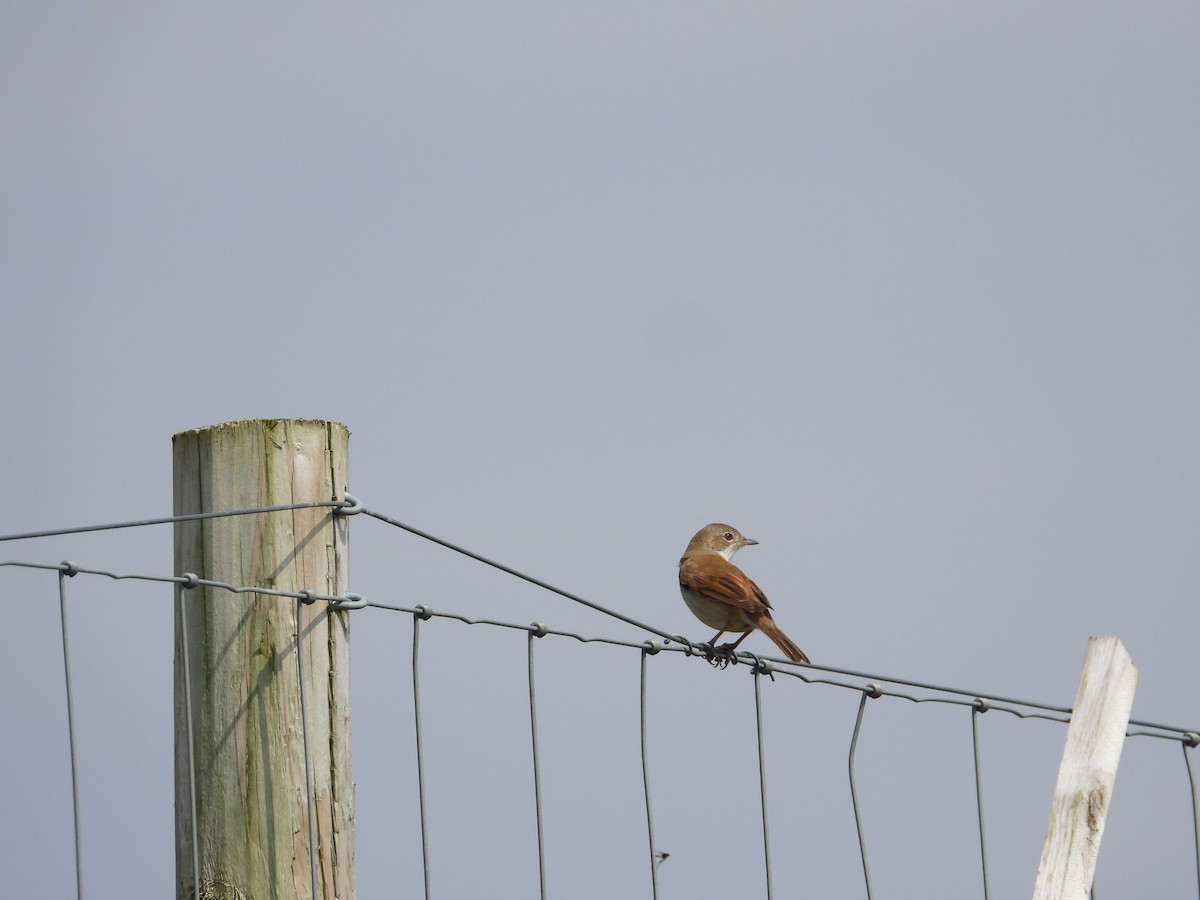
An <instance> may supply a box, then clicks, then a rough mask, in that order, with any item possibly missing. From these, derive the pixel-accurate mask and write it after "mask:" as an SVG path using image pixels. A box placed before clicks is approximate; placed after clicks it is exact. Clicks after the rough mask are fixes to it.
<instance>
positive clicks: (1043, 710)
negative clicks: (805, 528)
mask: <svg viewBox="0 0 1200 900" xmlns="http://www.w3.org/2000/svg"><path fill="white" fill-rule="evenodd" d="M3 567H14V568H26V569H42V570H48V571H55V572H63V573H65V574H67V575H76V574H78V575H95V576H98V577H103V578H109V579H112V580H116V581H124V580H129V581H147V582H160V583H167V584H175V585H179V586H180V587H182V588H184V589H188V588H196V587H213V588H218V589H221V590H226V591H229V592H231V593H237V594H261V595H264V596H273V597H290V598H292V599H299V600H303V601H305V602H306V603H311V602H314V601H324V602H327V603H329V604H330V605H331V606H332V607H333V608H334V609H362V608H368V607H369V608H372V609H379V610H384V611H389V612H396V613H405V614H407V615H414V614H416V615H420V616H421V618H425V619H428V618H442V619H452V620H454V621H457V622H461V623H463V624H465V625H481V626H490V627H495V628H508V629H515V630H518V631H525V632H529V631H537V630H540V631H542V632H543V633H544V634H546V635H554V636H556V637H565V638H571V639H572V640H575V641H578V642H580V643H584V644H590V643H598V644H607V645H610V646H615V647H627V648H631V649H635V650H642V649H645V648H647V647H650V648H652V652H655V653H657V652H660V651H662V652H674V653H683V654H685V655H687V656H696V657H699V658H701V659H706V660H712V659H714V658H716V657H714V653H715V651H714V650H713V648H712V647H711V646H710V645H709V644H707V643H705V642H701V641H689V640H688V639H687V638H684V637H682V636H680V635H674V636H672V637H670V638H669V639H668V640H666V641H664V642H661V643H660V642H659V641H654V640H651V641H631V640H626V639H622V638H615V637H610V636H606V635H584V634H580V633H578V632H574V631H567V630H564V629H556V628H550V627H548V626H546V625H545V624H543V623H541V622H535V623H533V624H531V625H523V624H520V623H517V622H505V621H502V620H500V619H488V618H471V617H470V616H466V615H463V614H462V613H456V612H444V611H438V610H435V609H434V608H433V607H432V606H430V605H428V604H420V605H417V606H411V607H410V606H401V605H398V604H392V603H384V602H381V601H377V600H370V599H368V598H366V597H364V596H363V595H362V594H356V593H346V594H340V595H338V594H320V593H317V592H315V591H285V590H279V589H277V588H266V587H260V586H257V585H234V584H229V583H227V582H223V581H213V580H211V579H206V578H199V577H198V576H196V575H194V574H191V573H184V574H183V575H143V574H133V573H119V572H111V571H107V570H104V569H94V568H87V567H84V566H80V565H79V564H77V563H74V562H69V561H66V562H61V563H37V562H26V561H19V560H0V568H3ZM596 605H598V604H596ZM654 633H655V634H661V633H665V632H659V631H658V630H657V629H656V630H655V631H654ZM728 659H729V662H730V663H731V664H733V665H738V664H745V665H749V666H751V667H760V671H762V672H763V673H764V674H766V673H768V672H770V673H774V674H778V675H787V676H791V677H793V678H797V679H799V680H800V681H803V682H804V683H805V684H824V685H830V686H832V687H839V688H845V689H847V690H851V691H856V692H858V691H862V690H863V689H864V684H863V683H859V682H852V681H844V680H840V679H838V678H833V677H825V676H824V675H821V676H818V675H813V674H809V673H810V672H814V671H816V672H822V673H826V675H841V676H845V677H847V678H856V679H862V680H863V681H864V682H867V683H868V686H874V687H877V689H878V692H879V693H878V695H879V696H884V697H894V698H898V699H901V700H908V701H910V702H912V703H945V704H950V705H956V706H966V707H973V708H976V707H977V704H982V707H981V708H980V711H981V712H982V711H996V712H1004V713H1008V714H1010V715H1013V716H1017V717H1018V718H1022V719H1046V720H1049V721H1052V722H1064V723H1065V722H1069V721H1070V716H1071V708H1070V707H1067V706H1056V705H1053V704H1049V703H1042V702H1039V701H1035V700H1022V699H1019V698H1015V697H1006V696H1003V695H1000V694H995V693H990V692H987V691H978V690H970V689H967V688H959V687H953V686H950V685H938V684H932V683H929V682H923V681H916V680H913V679H909V678H904V677H901V676H895V675H881V674H878V673H870V672H863V671H859V670H855V669H846V668H839V667H837V666H829V665H820V664H817V663H803V664H801V663H794V662H792V661H791V660H789V659H786V658H784V657H776V656H764V655H761V654H758V653H752V652H750V651H746V650H738V651H736V652H735V653H733V654H730V655H729V658H728ZM879 682H884V683H885V684H886V685H894V686H895V687H886V686H879V685H878V683H879ZM905 688H908V689H915V690H919V691H925V692H928V693H929V694H931V696H918V695H917V694H915V693H912V692H911V691H906V690H903V689H905ZM1126 735H1127V736H1128V737H1151V738H1162V739H1165V740H1182V741H1184V742H1186V743H1187V744H1188V745H1189V746H1191V747H1196V746H1200V727H1190V728H1189V727H1183V726H1179V725H1169V724H1164V723H1159V722H1150V721H1146V720H1142V719H1130V720H1129V730H1128V731H1127V732H1126Z"/></svg>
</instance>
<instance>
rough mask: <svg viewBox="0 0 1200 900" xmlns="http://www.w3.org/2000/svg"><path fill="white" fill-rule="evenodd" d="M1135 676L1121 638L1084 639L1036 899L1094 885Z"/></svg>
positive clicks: (1070, 894) (1084, 891) (1074, 895)
mask: <svg viewBox="0 0 1200 900" xmlns="http://www.w3.org/2000/svg"><path fill="white" fill-rule="evenodd" d="M1137 675H1138V673H1137V669H1136V668H1135V667H1134V665H1133V661H1132V660H1131V659H1130V658H1129V654H1128V653H1127V652H1126V651H1125V647H1124V645H1123V644H1122V643H1121V642H1120V640H1118V639H1117V638H1115V637H1093V638H1089V639H1088V646H1087V655H1086V656H1085V657H1084V661H1083V674H1082V675H1081V676H1080V678H1079V692H1078V694H1077V695H1076V697H1075V706H1074V708H1073V709H1072V712H1071V724H1070V725H1068V726H1067V743H1066V747H1065V748H1064V749H1063V757H1062V762H1061V763H1060V765H1059V769H1058V783H1057V784H1056V785H1055V786H1054V801H1053V803H1052V804H1051V806H1050V825H1049V827H1048V828H1047V829H1046V843H1045V845H1044V846H1043V847H1042V861H1041V864H1040V865H1039V866H1038V873H1037V883H1036V884H1035V886H1034V889H1033V900H1084V898H1086V897H1087V895H1088V891H1090V890H1091V887H1092V877H1093V875H1094V874H1095V871H1096V857H1097V855H1098V854H1099V852H1100V838H1101V836H1103V834H1104V817H1105V815H1106V814H1107V813H1108V804H1109V801H1110V800H1111V799H1112V790H1113V783H1114V782H1115V781H1116V778H1117V764H1118V763H1119V762H1120V761H1121V748H1122V747H1123V746H1124V745H1125V731H1126V729H1127V728H1128V727H1129V713H1130V710H1132V709H1133V692H1134V689H1135V688H1136V687H1137Z"/></svg>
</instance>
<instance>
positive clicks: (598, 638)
mask: <svg viewBox="0 0 1200 900" xmlns="http://www.w3.org/2000/svg"><path fill="white" fill-rule="evenodd" d="M314 507H328V508H330V509H331V511H332V512H333V513H334V514H335V515H355V514H359V513H361V514H363V515H366V516H369V517H371V518H374V519H376V520H378V521H380V522H383V523H385V524H387V525H389V526H391V527H394V528H398V529H402V530H404V531H406V532H408V533H410V534H413V535H415V536H417V537H419V538H422V539H425V540H427V541H431V542H433V543H435V544H438V545H440V546H442V547H445V548H447V549H449V550H452V551H454V552H456V553H459V554H462V555H464V556H467V557H469V558H471V559H473V560H476V561H477V562H480V563H483V564H485V565H488V566H491V567H493V568H495V569H498V570H500V571H502V572H504V573H506V574H508V575H511V576H513V577H515V578H519V579H522V580H524V581H526V582H528V583H530V584H533V585H535V586H537V587H538V588H541V589H543V590H546V591H550V592H553V593H555V594H558V595H559V596H562V597H565V598H567V599H569V600H572V601H574V602H576V603H579V604H581V605H583V606H586V607H588V608H590V609H592V610H594V611H596V612H599V613H602V614H604V615H606V616H609V617H611V618H614V619H617V620H619V621H621V622H624V623H626V624H628V625H632V626H634V627H636V628H639V629H641V630H644V631H646V632H648V633H649V634H652V635H655V636H656V637H657V638H659V639H661V640H656V639H648V640H644V641H630V640H623V639H619V638H615V637H610V636H605V635H585V634H581V633H579V632H575V631H568V630H561V629H554V628H550V627H548V626H547V625H545V624H544V623H542V622H533V623H531V624H519V623H514V622H506V621H501V620H498V619H490V618H472V617H469V616H466V615H463V614H461V613H457V612H452V611H442V610H434V609H433V608H432V607H431V606H429V605H424V604H421V605H416V606H411V607H409V606H402V605H397V604H391V603H386V602H382V601H376V600H372V599H369V598H367V597H365V596H363V595H361V594H355V593H346V594H344V595H328V594H322V593H317V592H313V591H308V590H301V591H286V590H279V589H273V588H265V587H262V586H258V585H237V584H228V583H225V582H218V581H212V580H207V579H203V578H200V577H198V576H197V575H195V574H193V573H181V574H177V575H147V574H121V573H117V572H112V571H108V570H105V569H100V568H88V567H84V566H80V565H78V564H77V563H75V562H61V563H37V562H28V561H21V560H4V561H0V568H3V567H12V568H24V569H37V570H45V571H48V572H54V573H56V576H57V587H58V597H59V617H60V622H61V632H62V657H63V658H62V662H63V672H64V685H65V692H66V712H67V734H68V742H69V745H70V748H69V749H70V753H69V756H70V775H71V784H72V802H73V815H74V821H73V826H74V850H75V875H76V891H77V895H78V897H80V898H82V897H83V893H84V891H83V886H84V880H83V861H82V849H81V848H82V834H81V831H82V828H81V824H80V823H81V818H80V800H79V773H78V765H77V758H76V725H75V718H76V703H75V700H74V688H73V684H72V677H71V660H72V653H71V649H70V633H69V627H68V608H69V604H68V587H67V585H68V580H69V579H74V578H77V577H78V576H92V577H97V578H107V579H113V580H131V581H140V582H156V583H163V584H172V585H174V586H175V587H176V591H177V594H178V600H179V602H180V603H181V602H182V598H183V596H184V593H185V592H187V591H190V590H193V589H195V588H197V587H202V586H203V587H210V588H215V589H219V590H223V591H228V592H231V593H237V594H243V593H253V594H255V595H261V596H268V597H278V598H280V599H281V600H282V599H291V600H293V601H294V602H295V607H296V617H295V621H296V635H295V637H296V643H295V648H296V665H297V675H298V678H299V685H300V691H301V704H300V706H301V735H302V740H303V742H304V757H305V774H306V792H307V803H308V827H309V834H310V835H315V834H316V811H315V807H314V799H313V780H312V767H311V754H310V749H309V729H308V714H307V710H306V708H305V707H306V703H305V700H304V691H305V678H306V674H305V671H304V665H303V654H302V653H301V652H300V649H301V644H300V642H301V641H302V640H303V635H302V634H301V631H300V628H299V623H300V609H301V606H302V605H305V604H312V603H317V602H324V603H327V604H329V606H330V607H331V608H332V609H337V610H348V609H354V610H358V609H373V610H376V611H378V613H379V614H400V615H405V616H410V617H411V620H412V675H411V682H412V693H413V716H414V722H413V726H414V734H415V738H416V741H415V760H414V761H415V779H416V784H417V792H418V797H419V802H418V808H419V819H420V832H421V857H422V866H423V875H424V889H425V896H426V897H427V898H430V897H432V892H431V880H430V875H431V862H430V833H429V816H428V810H427V791H426V784H425V748H424V741H423V730H422V703H421V701H422V691H421V682H420V671H421V647H420V635H421V623H422V622H427V621H429V620H431V619H435V618H436V619H446V620H453V621H457V622H460V623H463V624H466V625H470V626H480V627H483V628H491V629H508V630H515V631H520V632H524V633H525V634H526V635H527V649H526V653H527V679H528V703H529V723H530V738H531V767H532V784H533V795H534V796H533V801H534V808H535V821H536V830H537V867H538V882H539V890H540V896H541V897H542V898H545V897H547V896H548V893H547V877H546V834H545V826H544V814H543V796H542V763H541V760H540V753H539V724H538V716H537V679H536V677H535V657H536V652H535V646H536V645H537V643H538V642H539V640H540V639H542V638H546V637H555V638H567V639H570V640H572V641H577V642H580V643H585V644H588V643H601V644H606V645H611V646H614V647H618V648H623V649H625V650H628V651H630V652H637V653H638V654H639V657H640V676H639V721H640V735H639V746H640V751H641V769H642V771H641V774H642V786H643V791H642V792H643V795H644V801H645V830H646V838H647V857H646V859H647V864H648V873H647V874H648V881H649V888H650V892H651V896H653V897H654V898H655V900H658V898H659V877H658V867H659V864H660V863H661V862H662V861H663V860H664V859H665V858H666V857H667V856H668V854H666V853H663V852H661V851H660V850H659V848H658V843H657V840H656V834H655V823H654V815H653V804H652V794H653V792H652V790H651V766H650V762H649V758H650V756H649V744H650V739H649V727H648V715H647V693H648V677H649V676H648V668H649V667H648V661H649V659H650V658H651V657H653V656H657V655H658V654H660V653H676V654H683V655H684V656H687V657H695V658H698V659H700V660H703V661H705V662H708V663H714V664H718V665H721V666H726V665H729V666H734V667H736V666H741V665H744V666H747V667H748V668H749V671H750V673H751V675H752V676H753V684H754V704H755V729H756V733H755V740H756V747H757V775H758V793H759V805H760V809H761V851H762V861H763V869H764V872H763V874H764V877H765V884H766V895H767V897H768V900H771V898H773V896H774V886H773V867H772V857H771V839H770V827H769V817H768V805H767V797H768V787H767V771H766V740H765V737H764V729H763V709H762V690H761V684H762V679H763V678H764V677H766V678H769V679H771V680H772V681H774V680H775V679H776V676H780V677H782V678H785V679H794V680H795V681H799V682H802V683H804V684H808V685H823V686H828V687H831V688H837V689H842V690H846V691H850V692H853V693H854V694H855V695H856V696H857V697H858V705H857V715H856V717H855V720H854V726H853V729H852V731H851V733H850V736H849V749H848V754H847V777H848V787H849V795H850V797H849V799H850V805H851V807H852V810H853V816H854V823H855V828H856V831H857V835H858V850H859V857H860V859H861V864H862V879H863V887H864V890H865V894H866V896H867V898H868V900H872V898H873V896H874V893H873V887H872V880H871V867H870V864H869V861H868V853H867V841H866V836H865V831H864V822H863V815H862V812H861V810H860V803H859V784H858V779H857V777H856V769H855V763H856V758H857V754H858V744H859V737H860V734H861V731H862V726H863V721H864V718H865V714H866V710H867V707H868V705H869V703H868V701H870V700H873V699H878V698H881V697H891V698H896V699H902V700H906V701H909V702H911V703H914V704H925V703H930V704H946V705H950V706H955V707H962V708H965V709H969V710H970V714H971V744H972V757H973V772H974V787H975V798H974V799H975V812H976V819H977V827H978V847H979V866H980V873H981V878H982V894H983V897H984V898H985V900H990V897H991V886H990V878H989V868H988V846H987V829H986V826H985V816H984V799H985V792H984V788H983V774H982V765H981V759H980V743H981V742H980V735H979V728H978V721H979V717H980V716H982V715H983V714H985V713H987V712H998V713H1005V714H1008V715H1011V716H1014V717H1016V718H1019V719H1043V720H1048V721H1052V722H1059V723H1067V722H1069V721H1070V716H1071V710H1070V709H1069V708H1066V707H1062V706H1056V705H1053V704H1047V703H1043V702H1037V701H1030V700H1021V699H1016V698H1012V697H1005V696H999V695H996V694H994V693H990V692H985V691H977V690H968V689H963V688H958V687H953V686H946V685H937V684H931V683H926V682H921V681H916V680H912V679H907V678H903V677H897V676H888V675H880V674H873V673H867V672H861V671H855V670H849V669H840V668H835V667H830V666H823V665H816V664H807V665H798V664H795V663H792V662H790V661H789V660H786V659H783V658H779V657H770V656H762V655H759V654H756V653H753V652H749V651H744V650H741V651H737V652H735V653H732V654H724V653H721V652H720V651H718V650H717V649H715V648H713V647H712V646H711V645H709V644H707V643H701V642H694V641H691V640H689V639H687V638H686V637H684V636H682V635H678V634H672V633H670V632H668V631H665V630H662V629H659V628H656V627H654V626H653V625H650V624H647V623H644V622H640V621H638V620H636V619H633V618H631V617H629V616H627V615H625V614H623V613H621V612H619V611H617V610H613V609H610V608H608V607H606V606H604V605H602V604H599V603H595V602H593V601H590V600H587V599H585V598H583V597H580V596H578V595H576V594H573V593H570V592H568V591H565V590H562V589H561V588H558V587H555V586H554V585H551V584H548V583H546V582H544V581H542V580H540V579H537V578H534V577H532V576H530V575H527V574H524V573H522V572H519V571H517V570H516V569H513V568H511V567H509V566H506V565H504V564H502V563H499V562H496V561H494V560H491V559H488V558H486V557H484V556H481V555H479V554H477V553H474V552H472V551H470V550H467V549H465V548H463V547H460V546H458V545H455V544H453V543H451V542H449V541H446V540H443V539H441V538H437V537H434V536H433V535H430V534H428V533H426V532H424V531H421V530H419V529H417V528H414V527H412V526H410V525H407V524H405V523H403V522H400V521H398V520H396V519H394V518H391V517H389V516H386V515H384V514H382V513H378V512H375V511H372V510H369V509H365V508H364V507H363V506H362V504H361V503H360V502H359V501H358V500H357V499H356V498H354V497H352V496H350V495H347V499H346V500H345V501H328V502H320V503H301V504H288V505H282V506H271V507H260V508H251V509H238V510H230V511H226V512H215V513H203V514H197V515H188V516H170V517H160V518H154V519H143V520H135V521H129V522H120V523H109V524H101V525H90V526H81V527H75V528H63V529H53V530H47V531H38V532H27V533H23V534H15V535H6V536H0V543H2V542H6V541H14V540H22V539H31V538H32V539H36V538H43V537H50V536H58V535H65V534H76V533H83V532H91V531H102V530H111V529H120V528H139V527H145V526H151V525H161V524H173V523H177V522H183V521H196V520H200V519H212V518H220V517H227V516H244V515H259V514H268V513H275V512H283V511H289V510H294V509H301V508H314ZM180 621H181V623H182V627H183V628H184V633H183V636H182V652H183V654H184V664H183V666H182V672H183V674H184V679H185V682H186V683H185V685H184V696H185V698H186V702H188V703H189V704H190V699H191V696H192V691H191V685H190V681H189V680H188V679H189V673H190V666H189V664H188V662H187V659H186V655H187V653H188V638H187V634H186V617H184V616H181V617H180ZM187 719H188V727H189V729H190V727H191V725H192V713H191V709H190V705H189V707H188V711H187ZM1126 734H1127V737H1130V738H1139V739H1151V740H1158V741H1168V742H1175V743H1178V744H1179V745H1180V747H1181V749H1182V752H1183V759H1184V770H1183V773H1182V774H1183V776H1184V777H1185V778H1186V789H1187V791H1188V792H1190V797H1191V812H1192V823H1191V824H1192V833H1193V839H1194V842H1195V862H1196V884H1197V893H1198V894H1200V799H1198V797H1200V794H1198V790H1197V783H1196V775H1195V770H1194V767H1193V762H1192V755H1193V753H1192V751H1194V750H1195V748H1196V747H1197V746H1200V729H1198V728H1189V727H1181V726H1177V725H1169V724H1162V723H1157V722H1150V721H1143V720H1136V719H1131V720H1130V722H1129V728H1128V730H1127V732H1126ZM191 744H192V738H191V734H190V732H189V747H188V751H189V752H188V768H189V780H190V783H189V785H188V787H189V790H190V791H191V796H192V804H193V808H195V795H196V782H195V767H194V761H193V760H192V757H191V750H192V747H191ZM192 826H193V828H195V820H194V817H193V821H192ZM191 844H192V849H193V858H192V860H191V861H190V864H191V865H192V867H193V876H194V879H195V881H194V883H195V884H197V885H198V884H200V863H199V840H198V838H197V835H196V834H194V833H193V835H192V842H191ZM308 847H309V867H310V874H311V884H312V896H313V898H314V900H316V898H317V890H318V887H317V886H318V880H317V858H316V852H317V842H316V840H315V839H310V840H309V841H308ZM1093 896H1094V895H1093Z"/></svg>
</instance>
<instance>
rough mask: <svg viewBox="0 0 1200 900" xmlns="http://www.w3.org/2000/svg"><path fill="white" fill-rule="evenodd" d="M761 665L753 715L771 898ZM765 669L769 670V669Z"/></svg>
mask: <svg viewBox="0 0 1200 900" xmlns="http://www.w3.org/2000/svg"><path fill="white" fill-rule="evenodd" d="M762 668H763V667H762V666H761V665H756V666H755V667H754V716H755V725H756V730H757V732H758V791H759V796H760V797H761V798H762V830H763V862H764V864H765V865H766V872H767V900H771V898H772V896H773V892H772V888H771V832H770V830H769V829H768V827H767V762H766V755H765V750H764V748H763V745H764V743H765V742H764V741H763V720H762V689H761V686H760V682H761V679H760V678H759V675H760V674H761V672H762ZM767 671H770V670H769V669H768V670H767Z"/></svg>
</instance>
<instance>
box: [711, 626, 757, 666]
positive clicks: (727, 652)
mask: <svg viewBox="0 0 1200 900" xmlns="http://www.w3.org/2000/svg"><path fill="white" fill-rule="evenodd" d="M753 630H754V629H753V628H751V629H750V631H753ZM750 631H746V632H743V633H742V636H741V637H740V638H738V639H737V640H736V641H734V642H733V643H732V644H722V645H721V646H720V647H716V648H715V649H716V652H717V653H719V654H721V655H722V656H724V657H725V663H726V665H728V663H729V660H731V659H733V651H735V650H736V649H737V648H738V644H740V643H741V642H742V641H744V640H745V639H746V638H748V637H749V636H750ZM724 633H725V632H723V631H722V632H721V634H724ZM721 634H718V635H717V637H720V636H721ZM713 640H714V641H715V640H716V638H713Z"/></svg>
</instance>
